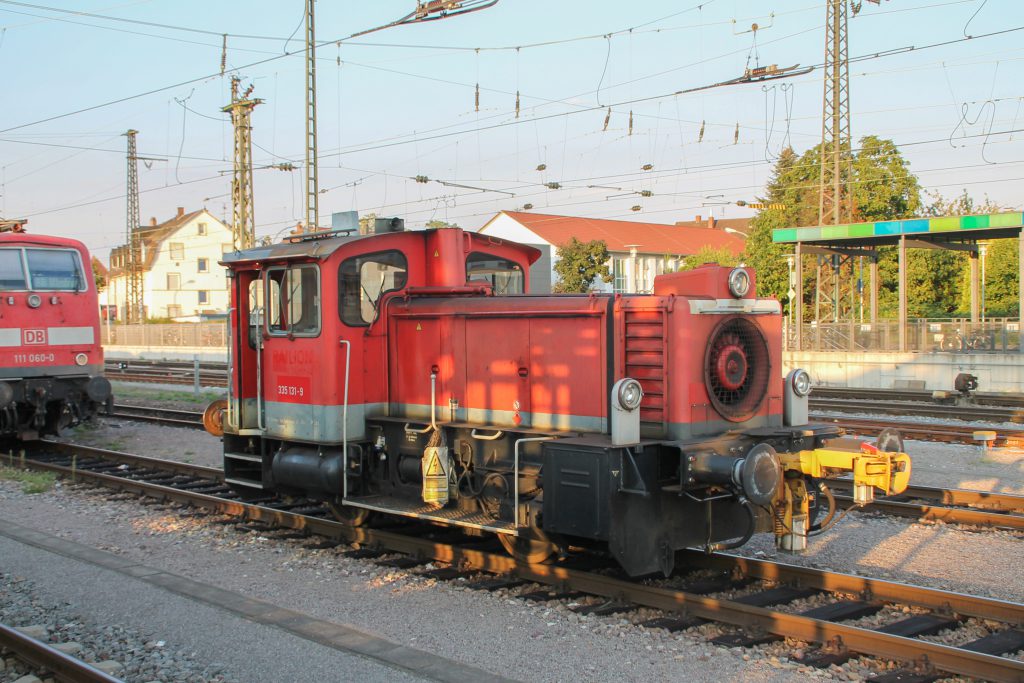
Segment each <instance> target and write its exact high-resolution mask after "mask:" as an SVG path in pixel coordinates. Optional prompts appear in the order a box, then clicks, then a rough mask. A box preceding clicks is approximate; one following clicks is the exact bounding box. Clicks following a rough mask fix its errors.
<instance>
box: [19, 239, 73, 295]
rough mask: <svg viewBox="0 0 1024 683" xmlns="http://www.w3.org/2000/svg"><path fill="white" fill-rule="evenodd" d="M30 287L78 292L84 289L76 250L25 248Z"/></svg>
mask: <svg viewBox="0 0 1024 683" xmlns="http://www.w3.org/2000/svg"><path fill="white" fill-rule="evenodd" d="M25 255H26V257H27V261H28V272H29V277H30V278H31V282H32V289H35V290H47V291H62V292H78V291H81V290H84V289H85V278H84V277H83V276H82V266H81V263H80V262H79V259H78V252H76V251H71V250H68V249H26V250H25Z"/></svg>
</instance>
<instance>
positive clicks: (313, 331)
mask: <svg viewBox="0 0 1024 683" xmlns="http://www.w3.org/2000/svg"><path fill="white" fill-rule="evenodd" d="M317 274H318V271H317V268H316V266H292V267H290V268H275V269H273V270H269V271H267V299H266V301H267V329H268V330H269V331H270V333H271V334H284V333H288V334H298V335H307V336H316V335H317V334H318V333H319V332H320V283H319V279H318V277H317Z"/></svg>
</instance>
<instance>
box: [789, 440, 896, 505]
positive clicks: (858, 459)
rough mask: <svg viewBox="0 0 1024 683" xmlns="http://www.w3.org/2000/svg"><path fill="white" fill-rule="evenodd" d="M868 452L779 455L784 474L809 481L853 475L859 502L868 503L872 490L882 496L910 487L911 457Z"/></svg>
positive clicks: (817, 451) (820, 450)
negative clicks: (803, 477) (811, 479)
mask: <svg viewBox="0 0 1024 683" xmlns="http://www.w3.org/2000/svg"><path fill="white" fill-rule="evenodd" d="M868 448H869V450H860V451H852V450H851V451H847V450H837V449H832V448H815V449H814V450H809V451H797V452H795V453H779V454H778V455H779V460H780V461H781V462H782V468H783V469H784V470H787V471H796V472H800V473H801V474H804V475H807V476H809V477H815V478H825V477H834V476H838V475H843V474H847V473H851V472H852V473H853V484H854V492H855V494H854V497H855V498H860V499H861V500H859V501H858V502H867V501H868V500H871V498H872V497H873V496H872V495H871V490H872V489H873V488H877V489H880V490H881V491H883V492H884V494H885V495H895V494H897V493H903V491H905V490H906V489H907V485H908V484H909V483H910V456H908V455H907V454H906V453H886V452H884V451H877V450H874V449H873V448H871V447H870V446H869V447H868ZM864 499H866V500H864Z"/></svg>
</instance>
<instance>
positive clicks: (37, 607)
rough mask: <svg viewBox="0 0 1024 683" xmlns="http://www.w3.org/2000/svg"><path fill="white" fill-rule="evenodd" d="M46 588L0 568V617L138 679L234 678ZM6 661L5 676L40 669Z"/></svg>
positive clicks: (5, 681)
mask: <svg viewBox="0 0 1024 683" xmlns="http://www.w3.org/2000/svg"><path fill="white" fill-rule="evenodd" d="M45 596H46V591H45V589H44V588H42V587H41V586H39V585H38V583H37V582H36V581H34V580H32V579H31V578H27V577H24V576H17V575H14V574H11V573H8V572H3V571H0V623H2V624H8V625H16V626H17V627H18V628H19V629H20V630H21V631H22V632H23V633H25V634H26V635H29V636H31V637H33V638H35V639H36V640H40V641H42V642H44V643H48V644H50V645H51V646H54V647H56V648H57V649H59V650H61V651H62V652H64V654H67V655H70V656H72V657H76V658H78V659H81V660H82V661H84V662H87V663H89V664H90V665H92V666H94V667H97V668H99V669H101V670H103V671H105V672H106V673H108V674H110V675H112V676H116V677H118V678H122V679H124V680H135V681H175V682H180V683H206V682H207V681H211V682H213V681H223V682H224V683H229V682H230V681H231V680H232V679H230V678H226V677H225V676H224V675H223V673H222V672H221V671H218V669H217V667H216V666H212V665H210V664H207V663H203V662H202V661H198V660H197V659H196V653H195V652H188V651H185V650H181V649H175V648H174V647H173V646H171V647H169V646H168V643H167V642H166V641H164V640H159V639H157V638H152V637H149V636H147V635H146V634H145V633H142V632H141V631H139V630H138V629H134V628H129V627H126V626H123V625H118V624H99V623H95V622H94V621H93V620H92V619H91V618H90V617H88V616H84V615H82V614H79V613H77V612H76V611H75V610H73V609H72V608H71V607H70V606H69V605H68V604H66V603H61V602H57V601H48V600H46V598H45ZM0 662H4V663H2V664H0V682H2V683H9V682H11V681H17V680H18V679H19V678H21V677H22V676H29V675H32V674H33V673H37V674H39V675H40V676H43V675H44V674H42V673H41V672H38V671H34V670H33V668H32V667H31V666H30V665H28V664H27V663H25V662H23V661H21V660H18V659H17V658H15V657H13V656H11V657H8V658H6V660H0Z"/></svg>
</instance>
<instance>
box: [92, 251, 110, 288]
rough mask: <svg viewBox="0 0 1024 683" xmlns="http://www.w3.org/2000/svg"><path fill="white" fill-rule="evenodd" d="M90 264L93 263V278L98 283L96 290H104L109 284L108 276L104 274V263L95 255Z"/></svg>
mask: <svg viewBox="0 0 1024 683" xmlns="http://www.w3.org/2000/svg"><path fill="white" fill-rule="evenodd" d="M90 265H92V279H93V281H94V282H95V283H96V291H97V292H102V291H103V290H104V289H105V288H106V286H107V277H106V275H104V274H103V271H104V268H103V264H102V263H101V262H100V260H99V259H98V258H96V257H95V256H93V257H92V262H91V264H90Z"/></svg>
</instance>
